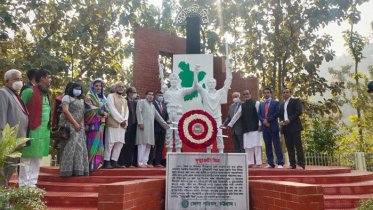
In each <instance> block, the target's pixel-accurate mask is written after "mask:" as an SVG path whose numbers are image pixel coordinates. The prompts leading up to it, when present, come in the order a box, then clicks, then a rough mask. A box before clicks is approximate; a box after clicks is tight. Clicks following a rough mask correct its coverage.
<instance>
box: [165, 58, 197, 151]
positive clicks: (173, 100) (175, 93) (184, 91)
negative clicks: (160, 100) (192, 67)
mask: <svg viewBox="0 0 373 210" xmlns="http://www.w3.org/2000/svg"><path fill="white" fill-rule="evenodd" d="M158 63H159V77H160V78H161V90H162V92H163V94H164V95H163V96H164V102H165V103H166V106H167V112H168V116H169V118H170V120H171V121H172V122H179V120H180V118H181V116H182V115H183V110H182V105H181V104H180V102H181V101H183V98H184V97H185V96H186V95H189V94H191V93H192V92H193V91H195V90H196V88H197V83H198V80H197V74H198V69H199V66H196V71H195V73H194V79H193V87H191V88H178V86H177V85H178V83H179V81H180V78H179V76H178V75H177V74H176V73H171V74H170V84H171V86H170V88H168V86H167V85H166V83H165V81H164V76H163V70H162V67H161V64H160V62H159V60H158ZM174 133H175V148H176V152H181V148H182V143H181V140H180V137H179V131H178V130H177V129H167V131H166V148H167V153H169V152H172V149H173V138H174Z"/></svg>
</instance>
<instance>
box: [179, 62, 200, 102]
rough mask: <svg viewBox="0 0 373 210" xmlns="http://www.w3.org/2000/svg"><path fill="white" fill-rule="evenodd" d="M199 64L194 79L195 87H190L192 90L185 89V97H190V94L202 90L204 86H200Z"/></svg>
mask: <svg viewBox="0 0 373 210" xmlns="http://www.w3.org/2000/svg"><path fill="white" fill-rule="evenodd" d="M199 67H200V66H199V64H197V65H196V68H195V70H194V78H193V86H192V87H190V88H185V89H184V90H185V91H184V94H183V95H184V96H185V95H188V94H191V93H192V92H193V91H195V90H196V89H198V88H199V87H201V88H202V86H201V85H200V84H198V77H197V76H198V73H199Z"/></svg>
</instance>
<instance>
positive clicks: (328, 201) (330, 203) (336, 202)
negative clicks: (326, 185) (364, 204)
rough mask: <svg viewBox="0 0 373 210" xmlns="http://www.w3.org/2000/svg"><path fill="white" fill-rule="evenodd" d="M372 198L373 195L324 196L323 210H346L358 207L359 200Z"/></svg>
mask: <svg viewBox="0 0 373 210" xmlns="http://www.w3.org/2000/svg"><path fill="white" fill-rule="evenodd" d="M370 198H373V194H360V195H324V206H325V209H347V208H356V207H358V206H360V204H359V201H360V200H361V199H370Z"/></svg>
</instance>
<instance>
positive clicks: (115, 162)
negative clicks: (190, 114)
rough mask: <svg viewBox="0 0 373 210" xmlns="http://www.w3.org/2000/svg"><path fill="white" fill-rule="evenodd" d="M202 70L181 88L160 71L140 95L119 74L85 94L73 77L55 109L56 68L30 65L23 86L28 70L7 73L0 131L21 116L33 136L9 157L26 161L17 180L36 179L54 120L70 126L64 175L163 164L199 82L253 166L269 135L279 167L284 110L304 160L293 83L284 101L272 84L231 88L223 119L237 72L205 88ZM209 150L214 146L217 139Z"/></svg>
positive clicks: (208, 107) (287, 130) (0, 96)
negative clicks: (256, 96)
mask: <svg viewBox="0 0 373 210" xmlns="http://www.w3.org/2000/svg"><path fill="white" fill-rule="evenodd" d="M226 65H227V68H230V67H231V66H230V65H229V63H227V64H226ZM198 72H199V66H198V65H197V66H196V71H195V75H194V77H195V78H194V80H195V81H194V83H193V87H191V88H182V89H179V88H177V84H178V81H179V78H178V76H177V75H176V74H171V75H170V84H171V86H170V88H168V87H167V85H165V82H164V78H163V77H162V76H161V83H162V84H161V86H162V91H163V92H162V91H158V92H155V93H154V92H153V91H147V92H146V96H145V99H142V100H139V98H138V97H139V94H138V93H137V92H136V88H135V87H129V88H127V89H126V91H125V87H124V84H123V83H121V82H120V83H117V84H115V85H114V86H113V87H112V88H111V90H110V94H109V95H107V96H106V95H105V94H104V88H105V82H104V81H103V80H102V79H100V78H98V79H95V80H94V81H93V82H92V83H91V85H90V89H89V90H88V92H87V93H86V94H85V97H84V98H82V95H83V87H82V85H81V84H79V83H74V82H70V83H68V84H67V86H66V89H65V93H64V95H62V96H59V97H57V98H56V100H55V103H54V107H53V109H51V98H50V95H49V90H48V88H49V86H50V84H51V81H52V75H51V73H50V72H49V71H48V70H45V69H31V70H29V71H28V72H27V77H28V79H29V83H28V84H27V85H25V86H23V80H22V72H20V71H18V70H15V69H11V70H9V71H7V72H6V73H5V86H4V87H3V88H2V89H1V90H0V113H3V114H2V115H0V132H2V130H3V129H4V127H5V125H6V124H9V125H10V126H11V127H13V126H15V125H17V124H19V133H18V137H28V138H31V140H30V141H29V142H27V144H26V146H25V147H23V148H22V149H20V151H21V152H22V157H21V158H20V159H18V158H9V159H8V160H7V163H6V164H7V165H9V164H11V163H18V162H20V163H23V164H22V166H21V167H20V170H19V185H20V186H24V185H28V186H35V185H36V184H37V180H38V176H39V169H40V163H41V160H42V157H43V156H48V154H49V145H50V125H52V127H61V128H64V131H65V134H64V135H63V137H64V139H65V140H64V141H62V142H63V143H62V144H61V145H63V146H62V147H61V153H60V157H59V163H60V175H61V176H88V175H89V173H90V171H94V170H96V169H99V168H101V167H102V168H107V169H111V168H124V167H142V168H143V167H164V166H163V165H162V164H161V160H162V157H163V147H164V143H165V139H166V144H167V145H166V148H167V151H168V152H171V151H172V149H173V138H174V134H175V148H176V151H177V152H180V151H181V147H182V145H181V141H180V138H179V136H178V132H177V130H174V129H169V128H170V127H171V126H172V122H178V120H179V119H180V117H181V116H182V110H181V105H180V99H181V98H182V97H184V96H185V95H187V94H189V93H191V92H193V91H194V90H198V92H199V93H200V94H201V96H202V98H203V101H204V103H203V107H204V110H205V111H207V112H208V113H209V114H211V115H212V116H213V117H214V118H215V120H216V121H217V124H218V126H220V125H221V126H220V127H221V128H223V127H228V128H231V129H232V136H233V142H234V147H235V151H236V152H238V153H243V152H246V153H247V154H248V164H249V167H255V166H256V167H260V165H261V164H262V159H261V146H262V141H261V135H263V139H264V142H265V147H266V154H267V158H268V166H267V168H274V167H275V163H274V161H273V159H274V155H273V149H272V144H273V146H274V149H275V153H276V157H277V161H278V162H277V164H278V166H277V168H283V164H284V161H283V155H282V149H281V144H280V137H279V131H280V126H279V122H278V118H280V125H281V131H282V133H283V134H284V136H285V142H286V146H287V149H288V153H289V160H290V166H291V168H296V165H297V164H296V160H295V149H296V151H297V158H298V160H297V161H298V165H299V166H300V167H302V168H303V169H304V168H305V160H304V154H303V149H302V144H301V131H302V124H301V121H300V119H299V116H300V115H301V114H302V105H301V102H300V100H299V99H296V98H292V97H291V95H292V91H291V90H290V89H288V88H285V89H284V90H283V97H284V100H285V102H284V103H283V104H282V105H281V106H280V104H279V102H278V101H275V100H272V99H271V94H272V91H271V89H269V88H265V89H264V90H263V95H264V101H263V102H262V103H259V102H258V101H255V100H253V99H251V93H250V91H249V90H246V91H244V92H243V98H244V100H245V102H241V101H240V93H238V92H235V93H233V95H232V96H233V102H234V103H233V104H232V105H231V106H230V107H229V113H228V117H227V119H226V120H225V122H224V123H223V124H222V123H221V111H220V110H221V105H220V103H221V100H222V97H223V96H224V94H223V93H225V92H228V90H229V88H230V84H231V79H232V76H231V74H228V73H227V78H226V81H225V83H224V87H223V88H222V89H220V90H216V89H215V87H216V80H214V79H213V78H211V79H210V80H208V82H207V89H204V88H202V87H201V85H199V84H198V82H197V79H196V77H197V75H198ZM228 72H230V71H228ZM19 91H21V92H20V94H19ZM124 94H126V97H124ZM154 99H155V100H154ZM153 100H154V102H153ZM164 102H165V103H166V104H167V105H165V104H164ZM174 131H175V133H174ZM0 137H1V133H0ZM60 141H61V140H60ZM217 143H218V144H217V146H218V150H219V152H220V153H222V152H223V149H224V144H223V141H222V132H221V129H219V134H218V137H217ZM206 151H207V152H211V146H210V147H208V148H207V150H206ZM154 153H155V154H154ZM154 157H155V158H154ZM254 157H255V161H254ZM13 170H14V167H12V166H10V167H4V169H3V170H2V171H1V175H3V176H4V175H7V174H9V173H10V172H11V171H13ZM7 181H8V180H4V181H3V183H0V185H5V186H7Z"/></svg>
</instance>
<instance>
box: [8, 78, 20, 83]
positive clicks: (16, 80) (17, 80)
mask: <svg viewBox="0 0 373 210" xmlns="http://www.w3.org/2000/svg"><path fill="white" fill-rule="evenodd" d="M10 80H11V81H13V82H19V81H21V82H22V81H23V79H22V78H18V79H10Z"/></svg>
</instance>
